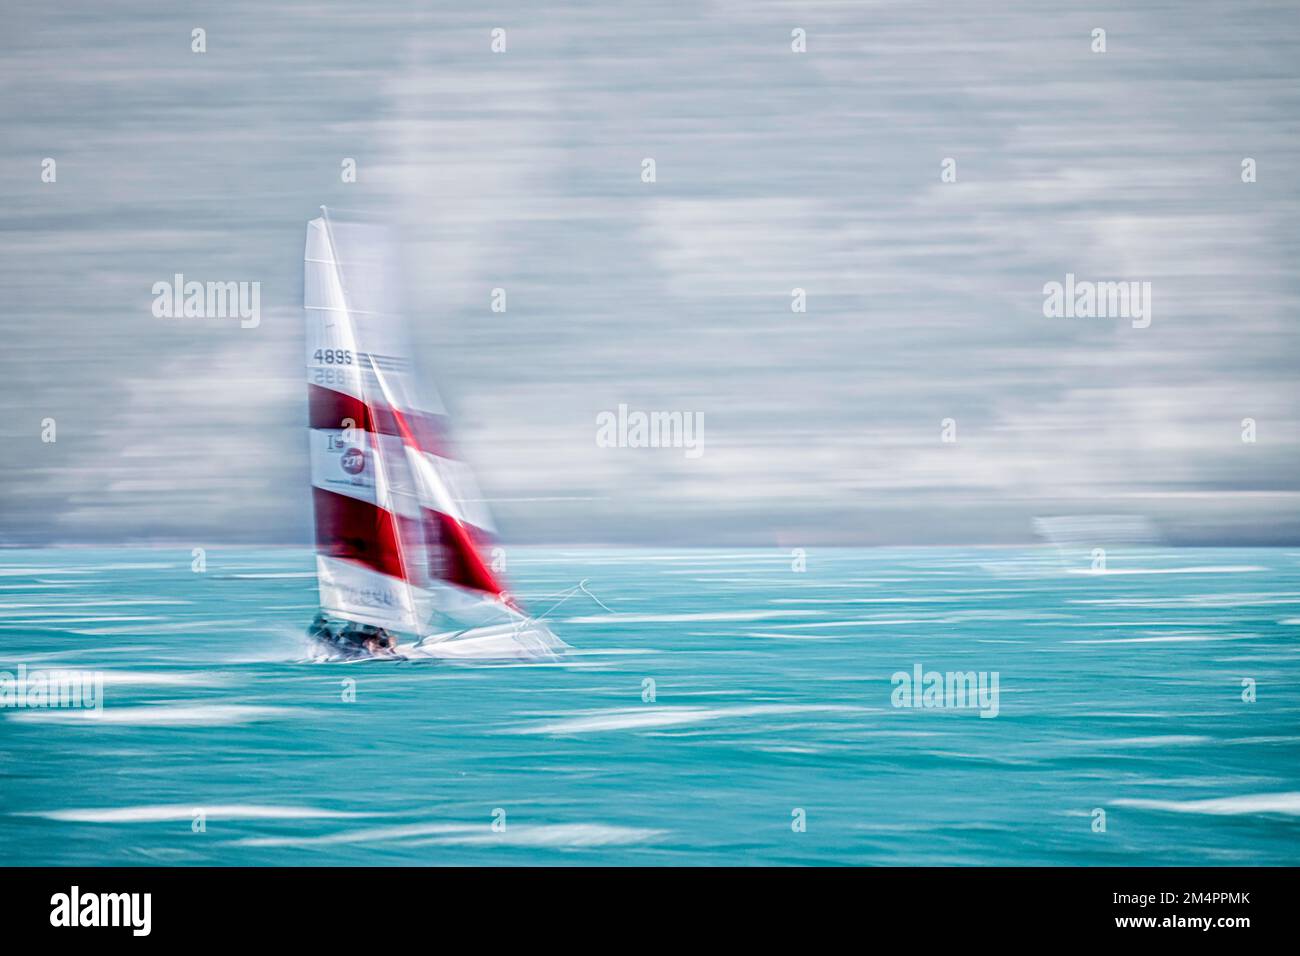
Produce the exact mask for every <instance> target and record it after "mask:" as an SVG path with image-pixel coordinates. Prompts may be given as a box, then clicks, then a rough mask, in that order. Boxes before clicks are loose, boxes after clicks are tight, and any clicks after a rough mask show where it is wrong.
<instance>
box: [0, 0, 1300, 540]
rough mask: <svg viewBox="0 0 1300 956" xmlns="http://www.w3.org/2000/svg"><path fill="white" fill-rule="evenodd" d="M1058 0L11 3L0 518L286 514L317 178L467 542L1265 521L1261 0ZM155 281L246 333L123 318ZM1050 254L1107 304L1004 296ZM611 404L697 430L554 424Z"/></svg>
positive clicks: (1290, 176)
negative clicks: (370, 294)
mask: <svg viewBox="0 0 1300 956" xmlns="http://www.w3.org/2000/svg"><path fill="white" fill-rule="evenodd" d="M1071 6H1072V5H1070V4H1042V3H1035V2H1015V0H1012V2H1005V0H1003V2H997V3H975V2H971V3H960V4H954V3H937V2H936V3H923V2H914V0H908V2H901V0H900V2H875V3H867V2H862V3H841V2H836V3H816V2H811V3H797V4H796V3H788V4H787V3H764V2H751V0H746V2H741V0H732V2H716V3H708V2H704V3H700V4H682V5H669V4H662V3H648V2H647V3H631V2H628V3H619V4H594V3H593V4H587V3H566V4H558V3H548V2H544V0H543V2H532V3H494V4H489V5H487V6H484V5H482V4H456V5H453V4H442V3H436V2H435V3H421V4H415V3H409V4H398V3H384V2H367V3H347V4H343V3H340V4H329V3H322V2H319V0H312V2H311V3H280V4H276V5H274V8H272V5H268V4H262V3H257V2H252V0H234V2H222V3H212V4H170V5H166V7H165V8H163V7H160V6H159V5H156V4H139V3H131V2H124V3H116V4H114V5H113V7H112V12H111V13H109V12H108V8H106V7H104V5H102V4H98V3H89V2H85V3H81V4H69V3H61V2H57V0H56V2H53V3H51V4H43V5H10V7H9V8H8V9H6V11H5V13H4V14H3V18H4V29H3V30H0V78H2V80H3V82H2V83H0V124H2V126H3V129H4V136H3V138H0V209H2V210H3V211H2V213H0V217H2V219H0V291H2V292H3V296H2V297H0V298H2V300H3V309H2V311H0V322H2V323H3V328H4V337H5V338H4V340H5V343H6V349H5V355H4V358H3V362H4V372H5V374H4V376H3V386H2V387H3V389H4V394H5V397H6V402H5V405H6V408H7V410H8V411H7V414H6V415H5V416H4V420H3V422H0V436H3V438H4V445H5V448H6V450H7V451H8V455H7V456H6V457H7V462H6V467H5V469H4V472H3V475H4V477H3V479H0V481H2V482H3V488H2V491H3V494H0V543H7V544H15V543H18V544H24V543H25V544H39V543H56V542H73V541H100V542H136V541H169V542H172V541H175V542H184V543H194V544H196V545H197V544H203V543H220V542H237V541H238V542H253V541H266V542H278V543H293V542H306V541H308V540H309V538H310V512H309V505H308V486H309V480H308V469H307V460H306V434H305V427H304V426H305V401H304V387H303V373H302V345H301V342H302V322H301V312H300V306H301V294H302V290H301V285H302V278H301V276H302V265H301V257H302V242H303V230H304V224H305V222H306V220H307V219H309V218H311V217H313V216H314V215H316V214H317V207H318V206H319V205H320V204H322V203H325V204H330V205H332V206H338V207H345V208H348V209H354V210H358V211H361V212H364V213H366V214H368V215H371V216H379V217H384V218H387V219H388V220H390V221H391V222H392V223H393V224H394V227H395V228H396V229H397V231H398V233H399V234H400V235H401V236H402V237H403V239H404V249H405V256H404V259H405V261H404V262H403V263H402V267H403V269H404V271H405V275H406V276H407V284H408V288H407V290H406V294H407V296H408V299H409V301H410V302H411V303H412V306H411V319H412V321H413V323H414V325H415V329H416V334H417V340H418V345H419V355H418V360H419V362H420V363H421V364H422V365H423V366H424V367H426V368H427V369H428V370H429V371H430V374H431V375H432V376H433V377H434V378H435V379H436V381H437V383H438V387H439V389H440V391H441V392H442V394H443V396H444V398H445V399H446V401H447V403H448V405H449V406H450V408H451V410H452V413H453V415H454V416H455V423H456V427H457V435H458V438H459V440H460V444H461V446H462V448H463V450H464V451H465V453H466V455H467V457H468V458H469V459H470V460H471V462H472V463H473V464H474V466H475V467H476V469H477V471H478V474H479V477H480V479H481V483H482V485H483V490H484V492H485V494H486V495H487V496H489V497H490V498H492V499H495V503H494V510H495V511H496V514H497V518H498V524H499V525H500V526H501V529H502V531H503V533H504V535H505V537H506V538H507V539H508V540H516V541H530V542H564V543H579V542H609V543H651V544H665V545H674V544H681V545H693V544H753V545H775V546H782V547H797V546H801V545H817V544H833V543H840V544H878V543H939V542H1017V541H1030V540H1034V536H1035V532H1034V527H1035V525H1034V519H1035V518H1036V517H1043V516H1089V515H1110V516H1128V517H1129V518H1130V519H1136V518H1141V519H1142V520H1143V521H1144V522H1145V524H1146V526H1149V527H1150V528H1151V529H1153V533H1154V534H1156V535H1157V536H1158V537H1159V538H1160V539H1162V540H1165V541H1168V542H1171V543H1202V544H1211V543H1225V544H1233V543H1271V542H1286V543H1292V544H1294V543H1296V542H1297V541H1300V510H1298V509H1297V502H1298V501H1300V498H1298V495H1300V467H1297V466H1300V415H1298V414H1297V399H1298V398H1300V394H1298V393H1300V385H1297V375H1296V371H1297V360H1298V359H1300V331H1298V330H1300V325H1298V324H1297V314H1298V312H1297V304H1298V299H1300V281H1298V280H1297V276H1296V263H1297V261H1298V260H1297V249H1298V245H1300V201H1298V200H1300V185H1298V183H1297V177H1296V174H1295V168H1296V164H1297V162H1298V161H1300V9H1297V8H1296V7H1295V5H1294V4H1292V3H1284V2H1278V3H1260V2H1249V0H1247V2H1243V3H1236V4H1232V5H1222V4H1210V3H1199V2H1193V3H1188V2H1181V0H1179V2H1174V0H1157V2H1150V3H1144V4H1141V5H1140V6H1141V8H1142V9H1140V10H1134V9H1130V8H1131V7H1132V6H1133V5H1132V4H1126V3H1118V2H1104V3H1090V4H1087V5H1084V4H1076V5H1073V7H1074V8H1073V9H1071ZM196 27H201V28H203V29H204V30H206V44H207V52H205V53H194V52H192V50H191V31H192V30H193V29H194V28H196ZM498 27H499V28H502V29H504V30H505V38H506V50H505V52H503V53H494V52H493V51H492V49H491V42H492V38H491V31H492V30H493V29H494V28H498ZM796 28H799V29H802V30H804V31H805V32H806V37H807V40H806V44H807V51H806V52H804V53H796V52H793V51H792V49H791V43H792V40H791V31H792V30H794V29H796ZM1095 28H1102V29H1104V30H1105V31H1106V52H1105V53H1095V52H1093V50H1092V46H1093V42H1094V41H1093V39H1092V31H1093V30H1094V29H1095ZM47 157H48V158H52V159H54V160H55V161H56V164H57V165H56V167H55V168H56V174H57V179H56V181H55V182H52V183H51V182H43V181H42V175H41V173H42V160H43V159H45V158H47ZM647 157H649V158H653V159H654V160H655V173H656V180H655V182H653V183H647V182H643V181H642V161H643V160H644V159H645V158H647ZM1245 157H1250V158H1253V159H1254V160H1255V161H1256V164H1257V178H1258V181H1257V182H1254V183H1243V182H1242V160H1243V158H1245ZM345 158H353V159H355V160H356V163H357V170H358V176H357V182H355V183H344V182H342V181H341V179H342V177H341V175H340V173H341V164H342V162H343V160H344V159H345ZM945 158H953V159H955V161H956V173H957V181H956V182H943V181H942V180H941V164H942V163H943V161H944V159H945ZM178 272H179V273H183V274H184V275H185V276H186V277H187V278H190V279H198V280H204V281H206V280H223V281H224V280H243V281H257V282H260V283H261V306H262V321H261V324H260V326H258V327H257V328H255V329H245V328H241V327H240V324H239V323H238V322H237V321H232V320H220V319H190V320H168V319H158V318H155V317H154V315H153V313H152V310H151V305H152V299H153V297H152V293H151V289H152V286H153V284H154V283H155V282H158V281H160V280H167V279H170V277H171V276H172V275H173V274H175V273H178ZM1066 273H1074V274H1075V275H1076V276H1078V277H1079V278H1080V279H1091V280H1135V281H1142V282H1150V283H1151V289H1152V322H1151V325H1150V327H1149V328H1144V329H1139V328H1134V327H1133V326H1132V323H1131V322H1130V321H1128V320H1127V319H1123V318H1105V317H1096V318H1048V317H1045V316H1044V314H1043V285H1044V283H1047V282H1051V281H1062V280H1064V277H1065V275H1066ZM493 288H504V289H506V291H507V303H508V305H507V311H506V312H505V313H495V312H493V311H492V310H491V308H490V304H491V291H492V289H493ZM794 288H802V289H804V290H806V294H807V311H806V312H805V313H796V312H792V310H791V301H792V299H791V290H792V289H794ZM620 403H626V404H627V405H629V406H630V407H631V408H633V409H643V410H647V411H653V410H660V411H674V410H677V411H687V412H698V413H701V414H702V415H703V417H704V453H703V455H702V456H700V457H698V458H687V457H686V456H685V455H684V454H683V451H682V450H681V449H636V448H613V449H610V448H601V447H598V446H597V443H596V441H595V430H596V429H595V422H596V416H597V415H598V414H599V413H600V412H602V411H605V410H611V409H615V408H616V407H617V406H618V405H619V404H620ZM47 418H52V419H54V420H55V422H56V427H57V441H55V442H54V443H47V442H43V441H42V440H41V433H42V421H43V420H44V419H47ZM946 418H951V419H953V420H954V421H955V423H956V424H955V427H956V438H957V440H956V441H955V442H944V441H942V440H941V422H942V421H943V420H944V419H946ZM1245 418H1252V419H1254V420H1255V422H1256V438H1257V440H1256V441H1255V442H1254V443H1248V442H1243V441H1242V420H1243V419H1245ZM1108 520H1109V519H1108Z"/></svg>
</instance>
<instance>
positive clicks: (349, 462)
mask: <svg viewBox="0 0 1300 956" xmlns="http://www.w3.org/2000/svg"><path fill="white" fill-rule="evenodd" d="M339 464H340V465H342V466H343V470H344V471H346V472H347V473H348V474H349V475H359V474H361V473H362V472H363V471H365V470H366V453H365V452H364V451H362V450H361V449H360V448H349V449H348V450H347V451H345V452H344V453H343V457H342V458H340V459H339Z"/></svg>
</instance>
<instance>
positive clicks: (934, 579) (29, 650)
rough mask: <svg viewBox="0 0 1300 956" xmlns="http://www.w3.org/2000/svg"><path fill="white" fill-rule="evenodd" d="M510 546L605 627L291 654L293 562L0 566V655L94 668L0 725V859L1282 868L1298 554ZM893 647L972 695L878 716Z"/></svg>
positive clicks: (289, 558)
mask: <svg viewBox="0 0 1300 956" xmlns="http://www.w3.org/2000/svg"><path fill="white" fill-rule="evenodd" d="M509 561H510V565H509V571H508V576H509V577H510V578H511V579H512V580H513V582H514V584H515V586H516V591H517V592H518V593H520V594H522V595H523V597H524V599H525V601H526V602H528V603H529V605H530V607H531V608H532V609H533V610H535V611H537V610H540V609H543V608H545V607H547V606H549V604H550V603H551V602H550V601H548V599H547V598H546V597H545V595H546V594H548V593H558V592H562V591H564V590H565V589H567V588H570V587H572V586H573V585H574V584H576V583H577V582H578V581H579V580H581V579H584V578H587V579H589V582H590V583H589V587H590V588H591V590H592V592H593V593H594V594H595V595H596V596H598V597H599V598H600V600H601V601H602V602H604V603H605V604H606V605H608V606H609V607H610V608H611V609H612V610H613V611H614V613H613V614H610V613H607V612H605V611H604V610H602V609H601V608H600V607H599V606H597V605H596V604H595V603H594V602H592V601H590V600H589V599H586V598H581V599H578V598H575V599H571V600H569V601H568V602H566V603H565V604H563V605H561V606H560V607H559V608H557V609H556V610H555V611H554V612H553V613H552V615H551V617H550V618H549V620H550V621H552V622H553V626H554V628H555V629H556V631H557V632H558V633H560V635H561V636H562V637H564V638H565V639H566V640H567V641H568V642H569V643H570V644H572V645H573V646H574V648H575V652H574V653H573V654H572V655H570V656H569V657H568V658H567V659H566V660H565V661H564V662H563V663H560V664H552V665H538V666H486V665H481V664H480V665H472V664H470V665H466V664H447V663H436V662H429V663H419V664H416V663H404V664H394V663H387V662H365V663H360V664H307V663H299V662H298V661H299V659H300V658H301V656H302V653H303V647H302V645H301V643H300V638H299V634H300V633H301V631H302V629H303V627H304V626H305V625H306V623H307V622H308V621H309V620H310V618H311V615H312V613H313V611H314V610H315V600H314V598H315V591H314V578H313V577H312V575H311V569H312V561H311V556H310V554H309V553H307V552H305V551H297V550H286V549H267V550H241V551H226V550H221V551H216V550H214V551H209V552H208V554H207V569H206V572H204V573H194V572H193V571H192V570H191V556H190V553H189V551H188V550H185V551H180V550H176V551H171V550H143V549H142V550H45V551H6V552H0V670H5V671H9V672H11V673H16V668H17V667H18V665H19V664H24V665H26V666H27V667H28V668H38V667H61V668H76V669H82V670H90V671H99V672H102V673H103V674H104V676H105V685H104V702H103V710H102V713H101V714H99V715H98V716H92V715H90V714H88V713H87V712H81V711H71V710H48V709H45V710H41V709H31V708H8V709H5V710H2V711H0V757H2V758H3V759H2V761H0V855H2V856H3V859H0V862H3V863H5V864H11V865H12V864H204V863H206V864H258V865H263V864H521V863H530V864H1012V865H1014V864H1053V863H1060V864H1195V863H1203V864H1294V863H1296V862H1297V857H1298V856H1300V854H1298V853H1297V851H1298V850H1300V694H1298V693H1297V682H1298V680H1300V654H1298V653H1297V651H1298V649H1300V641H1298V640H1297V638H1298V637H1300V552H1296V551H1288V550H1240V549H1232V550H1220V549H1215V550H1166V551H1154V550H1143V551H1136V550H1134V551H1116V552H1112V553H1110V554H1109V555H1108V556H1107V570H1108V573H1105V574H1097V573H1091V567H1090V559H1089V557H1088V555H1086V554H1083V553H1062V552H1058V551H1056V550H1052V549H1037V550H1031V549H1025V550H1011V549H913V550H906V549H885V550H861V551H852V550H825V551H821V550H811V551H809V552H808V554H807V565H806V571H803V572H798V571H795V570H792V558H791V556H790V554H789V553H786V552H781V551H775V550H773V551H759V550H746V551H676V552H671V551H651V550H627V551H611V550H558V549H548V550H529V549H519V550H512V551H511V552H510V554H509ZM917 664H920V665H921V666H922V668H923V670H924V671H929V670H936V671H941V672H947V671H962V672H965V671H974V672H977V674H978V673H979V672H985V674H986V677H987V678H988V679H989V680H991V674H992V672H997V674H998V698H997V716H996V717H981V716H980V711H979V710H978V709H971V708H966V709H959V708H949V707H936V708H928V709H927V708H920V709H915V708H899V707H894V706H892V703H891V694H892V692H893V690H894V686H893V683H892V682H891V675H893V674H894V673H895V672H899V671H903V672H907V673H911V672H912V671H913V668H914V667H915V666H916V665H917ZM1246 679H1250V680H1253V681H1254V682H1255V693H1256V700H1255V701H1254V702H1247V701H1244V700H1243V699H1242V696H1243V681H1244V680H1246ZM647 681H653V688H652V689H653V700H648V699H643V698H648V697H650V696H651V694H650V690H651V685H649V684H648V683H647ZM351 682H355V683H354V690H355V700H354V701H351V702H345V701H344V699H343V698H344V696H345V686H344V685H345V683H351ZM990 686H991V685H989V684H986V687H990ZM985 710H986V712H988V711H989V708H985ZM800 810H801V811H802V819H803V820H804V821H805V822H806V829H804V830H803V831H802V832H799V831H798V828H797V826H796V825H795V824H797V823H798V821H799V818H800V816H801V815H800V814H799V812H798V811H800ZM1099 811H1100V812H1103V813H1104V814H1105V831H1104V832H1095V830H1094V828H1095V827H1096V826H1098V822H1099V821H1100V815H1099ZM200 812H201V813H202V817H201V824H202V825H201V826H200V824H199V823H196V822H195V820H196V814H198V813H200ZM494 820H496V821H497V824H498V825H497V827H496V828H495V829H494V827H493V822H494ZM502 822H503V823H504V828H502V827H501V825H500V824H501V823H502Z"/></svg>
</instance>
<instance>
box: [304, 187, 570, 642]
mask: <svg viewBox="0 0 1300 956" xmlns="http://www.w3.org/2000/svg"><path fill="white" fill-rule="evenodd" d="M393 265H394V257H393V256H392V255H390V254H389V253H388V247H387V243H386V240H385V239H384V236H383V234H382V232H381V231H380V230H378V229H377V228H376V227H373V226H367V225H362V224H356V223H340V222H336V221H334V220H332V219H331V217H330V216H329V213H328V211H327V210H326V209H325V207H324V206H322V207H321V216H320V217H319V218H316V219H313V220H311V221H310V222H309V223H308V224H307V244H306V253H305V263H304V269H303V313H304V319H305V324H306V344H307V395H308V408H309V416H310V423H309V429H310V435H309V439H310V456H311V480H312V501H313V506H314V510H315V517H316V574H317V578H318V581H319V585H320V613H319V614H318V615H317V616H316V620H315V621H314V622H313V623H312V625H311V628H310V629H309V635H310V636H311V637H312V638H313V640H314V641H315V644H316V646H317V649H318V651H317V656H318V657H326V658H342V659H356V658H363V657H397V658H418V657H435V658H476V659H489V660H537V659H543V660H545V659H551V658H554V657H555V656H556V655H557V654H558V653H560V652H561V651H563V649H564V648H565V647H566V646H567V645H565V644H564V642H563V641H561V640H560V639H559V638H558V637H556V636H555V635H554V634H553V633H552V632H551V631H550V629H549V628H547V627H546V625H545V624H544V623H542V622H541V621H540V620H539V619H538V618H535V617H530V616H529V615H528V614H526V613H525V612H524V610H523V609H522V608H521V607H520V605H519V603H518V602H517V601H516V600H515V599H514V598H513V597H511V596H510V594H509V593H508V592H507V590H506V588H505V585H504V584H503V582H502V580H501V578H500V577H499V576H498V573H497V571H496V570H494V568H493V567H492V564H491V563H489V561H488V560H487V558H486V557H485V553H486V549H487V548H488V547H489V542H490V541H491V540H492V535H493V533H494V531H493V526H492V521H491V518H490V517H489V515H488V512H487V509H486V507H485V505H484V503H483V499H482V497H481V495H479V494H478V492H477V491H476V488H475V484H474V480H473V476H472V475H471V474H470V471H469V468H468V467H467V466H466V465H465V463H464V462H463V461H462V460H460V458H459V457H457V456H456V454H455V453H454V452H453V450H452V447H451V443H450V441H449V440H448V437H447V428H446V423H447V415H446V411H445V409H444V407H443V405H442V403H441V401H440V400H439V399H438V398H437V395H436V393H435V392H434V391H433V390H432V389H430V388H427V387H426V386H425V385H424V383H423V382H422V381H421V380H420V379H419V377H418V376H417V375H416V374H415V373H414V371H413V368H412V363H411V355H412V351H411V349H410V347H409V342H408V340H407V337H406V334H405V326H404V323H403V321H402V319H401V310H400V308H398V307H397V306H396V304H395V303H396V296H395V295H394V289H395V287H396V283H395V280H394V278H393V274H392V273H393Z"/></svg>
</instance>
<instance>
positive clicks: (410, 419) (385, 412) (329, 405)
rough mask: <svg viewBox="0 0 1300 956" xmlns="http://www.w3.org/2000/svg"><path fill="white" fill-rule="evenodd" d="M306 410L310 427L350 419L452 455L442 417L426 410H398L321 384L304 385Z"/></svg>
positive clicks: (338, 424)
mask: <svg viewBox="0 0 1300 956" xmlns="http://www.w3.org/2000/svg"><path fill="white" fill-rule="evenodd" d="M307 409H308V413H307V414H308V418H309V420H310V421H309V424H310V426H311V427H312V428H325V429H336V428H346V427H348V426H347V425H345V424H344V423H345V422H346V421H348V420H351V421H352V427H353V428H355V429H357V430H358V431H363V432H370V433H372V434H377V435H401V436H402V437H403V439H407V436H408V435H409V436H410V438H409V441H408V442H407V443H408V444H413V447H415V448H418V449H420V450H421V451H427V452H429V453H430V454H434V455H438V456H440V457H443V458H449V457H452V456H451V455H450V453H449V452H448V450H447V446H448V442H447V429H446V427H445V425H444V424H443V422H444V416H442V415H434V414H431V413H429V412H398V411H396V410H394V409H392V408H389V407H388V406H387V405H385V404H383V403H382V402H365V401H362V400H361V399H359V398H356V397H355V396H352V395H348V394H347V393H346V392H337V391H335V390H334V389H332V388H324V387H322V386H320V385H308V386H307Z"/></svg>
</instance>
